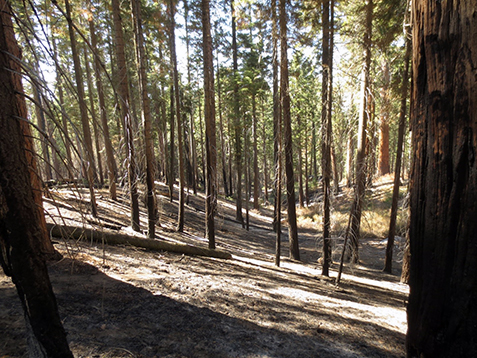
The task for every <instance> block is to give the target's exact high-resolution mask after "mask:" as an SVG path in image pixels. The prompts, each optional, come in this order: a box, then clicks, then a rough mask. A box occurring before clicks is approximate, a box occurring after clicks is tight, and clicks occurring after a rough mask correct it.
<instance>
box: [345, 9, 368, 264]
mask: <svg viewBox="0 0 477 358" xmlns="http://www.w3.org/2000/svg"><path fill="white" fill-rule="evenodd" d="M365 11H366V32H365V34H364V39H363V44H364V58H363V69H362V73H361V75H362V77H361V108H360V112H359V126H358V151H357V156H356V190H355V195H354V201H353V204H352V207H351V212H350V218H351V226H350V232H349V235H350V246H351V253H350V255H351V260H352V262H354V263H357V262H358V261H359V252H358V247H359V230H360V226H361V212H362V207H363V200H364V193H365V187H366V127H367V122H368V117H369V116H370V103H369V102H370V97H371V96H370V94H369V90H370V89H369V71H370V66H371V33H372V20H373V0H366V10H365Z"/></svg>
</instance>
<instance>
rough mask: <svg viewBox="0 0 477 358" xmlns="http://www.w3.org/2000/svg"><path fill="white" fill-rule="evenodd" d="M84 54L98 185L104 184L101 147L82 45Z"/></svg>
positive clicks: (84, 49) (89, 70) (91, 83)
mask: <svg viewBox="0 0 477 358" xmlns="http://www.w3.org/2000/svg"><path fill="white" fill-rule="evenodd" d="M83 55H84V67H85V70H86V84H87V88H88V99H89V108H90V110H89V113H91V122H92V123H93V136H94V146H95V149H96V162H97V164H98V168H97V170H98V171H97V173H98V175H99V183H100V185H101V186H102V185H104V177H103V167H102V163H101V148H100V144H99V130H98V119H97V116H96V108H95V107H94V93H93V79H92V77H91V69H90V67H89V59H88V53H87V51H86V47H83Z"/></svg>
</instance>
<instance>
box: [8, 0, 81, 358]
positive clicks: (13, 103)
mask: <svg viewBox="0 0 477 358" xmlns="http://www.w3.org/2000/svg"><path fill="white" fill-rule="evenodd" d="M0 9H2V11H1V13H0V83H1V86H0V103H1V105H2V111H0V263H1V266H2V268H3V270H4V272H5V274H7V275H9V276H11V277H12V281H13V283H14V284H15V286H16V289H17V292H18V296H19V298H20V300H21V303H22V306H23V310H24V313H25V322H26V326H27V335H28V340H29V342H28V346H29V347H28V348H29V354H30V356H32V357H73V355H72V353H71V351H70V349H69V347H68V343H67V340H66V333H65V331H64V329H63V326H62V323H61V319H60V317H59V314H58V307H57V303H56V299H55V296H54V294H53V290H52V287H51V283H50V280H49V277H48V271H47V268H46V264H45V261H44V258H43V257H42V255H41V251H42V250H43V242H44V240H45V233H46V226H45V228H44V229H45V230H43V222H44V215H43V212H41V213H40V211H39V210H38V207H37V206H36V205H37V195H38V194H40V195H41V192H39V193H35V191H36V190H38V188H37V187H35V185H34V183H35V182H36V180H37V179H35V176H37V174H36V173H35V172H34V170H36V166H35V165H34V157H32V153H33V152H32V149H33V148H32V147H31V137H30V138H27V137H25V129H24V127H25V124H23V122H22V121H20V120H19V118H27V116H26V114H27V113H26V103H25V97H24V95H23V88H22V86H21V78H20V76H19V75H18V74H19V73H20V65H19V63H17V62H15V61H16V60H14V59H20V58H21V54H20V51H19V48H18V45H17V43H16V40H15V35H14V33H13V24H12V21H11V9H10V6H9V4H7V2H6V1H5V0H0ZM32 164H33V165H32ZM40 202H41V201H40Z"/></svg>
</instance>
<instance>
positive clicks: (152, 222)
mask: <svg viewBox="0 0 477 358" xmlns="http://www.w3.org/2000/svg"><path fill="white" fill-rule="evenodd" d="M131 7H132V12H133V17H134V31H135V35H136V58H137V63H138V66H139V69H138V70H139V71H138V72H139V73H138V75H139V91H140V92H141V114H142V122H143V127H144V146H145V151H146V206H147V222H148V226H147V237H149V238H150V239H153V238H154V236H155V234H156V222H157V207H156V190H155V186H154V180H155V177H156V168H155V167H156V165H155V155H154V143H153V140H152V119H151V103H150V100H149V95H148V91H147V74H146V71H147V61H146V60H147V59H146V51H145V48H144V37H143V33H142V32H143V30H142V15H141V2H140V1H139V0H131Z"/></svg>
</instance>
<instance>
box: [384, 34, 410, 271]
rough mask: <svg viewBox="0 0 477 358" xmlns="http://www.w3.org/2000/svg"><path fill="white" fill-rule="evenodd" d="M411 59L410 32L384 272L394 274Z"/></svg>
mask: <svg viewBox="0 0 477 358" xmlns="http://www.w3.org/2000/svg"><path fill="white" fill-rule="evenodd" d="M410 58H411V39H410V33H409V31H406V54H405V55H404V73H403V76H402V84H401V109H400V113H399V129H398V143H397V151H396V165H395V167H396V169H395V170H394V186H393V196H392V202H391V218H390V220H389V232H388V242H387V245H386V256H385V259H384V269H383V271H384V272H388V273H391V272H392V261H393V247H394V236H395V234H396V219H397V209H398V199H399V187H400V183H401V159H402V150H403V142H404V130H405V127H406V112H407V111H406V109H407V94H408V87H409V83H408V82H409V60H410Z"/></svg>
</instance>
